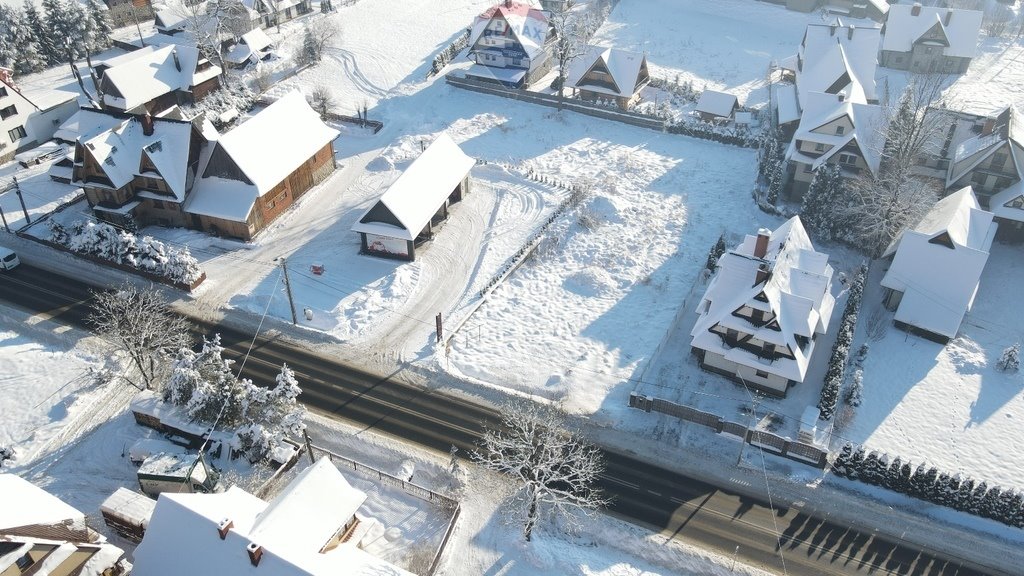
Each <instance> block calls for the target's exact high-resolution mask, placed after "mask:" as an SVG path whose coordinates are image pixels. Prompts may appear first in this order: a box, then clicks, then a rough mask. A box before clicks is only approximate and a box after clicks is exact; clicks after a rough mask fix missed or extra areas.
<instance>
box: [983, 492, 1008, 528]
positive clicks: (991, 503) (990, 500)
mask: <svg viewBox="0 0 1024 576" xmlns="http://www.w3.org/2000/svg"><path fill="white" fill-rule="evenodd" d="M1003 505H1004V502H1003V490H1002V488H1000V487H999V486H993V487H991V488H989V489H988V492H985V494H984V495H982V496H981V501H980V502H979V505H978V513H979V514H981V515H982V516H984V517H985V518H991V519H993V520H998V521H1000V522H1003V521H1004V519H1005V518H1006V516H1005V510H1004V508H1003Z"/></svg>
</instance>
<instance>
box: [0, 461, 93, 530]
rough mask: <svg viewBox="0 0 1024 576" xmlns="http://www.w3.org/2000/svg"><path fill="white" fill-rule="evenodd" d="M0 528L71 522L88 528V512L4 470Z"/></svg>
mask: <svg viewBox="0 0 1024 576" xmlns="http://www.w3.org/2000/svg"><path fill="white" fill-rule="evenodd" d="M0 494H3V499H2V500H3V502H2V504H0V510H2V511H3V513H2V514H0V530H2V529H7V528H18V527H21V526H35V525H42V526H45V525H51V524H61V523H66V522H70V523H71V524H73V525H76V526H78V527H81V528H84V527H85V515H84V514H82V513H81V512H79V511H78V510H76V509H75V508H74V507H72V506H70V505H68V504H65V503H64V502H63V501H62V500H61V499H60V498H57V497H56V496H54V495H52V494H50V493H49V492H47V491H46V490H43V489H42V488H38V487H36V485H35V484H32V483H31V482H29V481H28V480H25V479H23V478H22V477H20V476H18V475H16V474H10V473H8V474H3V473H0Z"/></svg>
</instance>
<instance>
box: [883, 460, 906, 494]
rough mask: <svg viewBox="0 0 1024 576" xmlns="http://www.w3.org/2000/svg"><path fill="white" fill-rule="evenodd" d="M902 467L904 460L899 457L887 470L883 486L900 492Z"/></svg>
mask: <svg viewBox="0 0 1024 576" xmlns="http://www.w3.org/2000/svg"><path fill="white" fill-rule="evenodd" d="M902 467H903V460H902V459H901V458H900V457H899V456H897V457H896V458H894V459H893V461H892V464H890V465H889V466H888V467H887V468H886V469H885V475H884V476H883V477H882V486H885V487H886V488H888V489H889V490H895V491H898V490H899V484H900V468H902Z"/></svg>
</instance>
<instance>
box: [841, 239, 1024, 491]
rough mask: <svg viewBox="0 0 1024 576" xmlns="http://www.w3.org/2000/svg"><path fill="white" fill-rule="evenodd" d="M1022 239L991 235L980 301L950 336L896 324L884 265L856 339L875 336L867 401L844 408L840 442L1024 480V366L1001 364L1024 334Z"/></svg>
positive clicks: (998, 478) (979, 474) (988, 476)
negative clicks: (886, 298) (885, 304)
mask: <svg viewBox="0 0 1024 576" xmlns="http://www.w3.org/2000/svg"><path fill="white" fill-rule="evenodd" d="M1021 257H1022V254H1021V251H1020V247H1019V246H1011V245H1005V244H999V243H996V244H993V246H992V254H991V256H990V258H989V260H988V264H987V265H986V266H985V271H984V273H983V274H982V277H981V287H980V288H979V290H978V294H977V297H976V299H975V301H974V308H973V309H972V310H971V311H970V312H969V313H968V314H967V316H966V317H965V319H964V322H963V324H961V326H960V332H959V335H958V336H957V338H955V339H954V340H952V341H950V342H949V343H948V344H947V345H945V346H942V345H940V344H936V343H935V342H931V341H929V340H925V339H923V338H920V337H917V336H913V335H910V334H907V333H906V332H903V331H901V330H899V329H897V328H895V327H894V326H893V325H892V313H890V312H886V311H885V310H884V308H882V304H881V300H882V293H881V288H880V287H879V285H878V282H877V280H878V278H880V276H881V271H880V270H874V274H873V275H872V277H871V278H872V279H874V280H875V281H873V282H871V281H869V282H868V284H867V286H868V288H867V289H866V291H865V294H864V304H863V308H862V311H861V315H860V321H859V322H858V333H857V337H856V340H855V347H859V346H860V345H861V344H862V343H866V344H867V345H868V346H869V352H868V355H867V359H866V360H865V362H864V397H863V403H862V404H861V405H860V407H858V408H855V409H848V408H847V410H848V411H849V413H847V414H842V413H840V414H839V415H837V425H836V434H835V438H834V439H833V443H834V445H836V443H840V442H843V441H850V442H854V443H857V444H863V445H864V446H865V447H866V448H867V449H869V450H878V451H880V452H886V453H888V454H889V455H890V458H891V457H895V456H899V457H900V458H902V459H903V460H907V459H909V460H911V461H912V462H913V463H914V464H915V465H916V464H918V463H921V462H927V463H928V464H930V465H933V466H936V467H937V468H939V469H940V470H944V471H948V472H949V473H951V474H954V473H957V472H960V473H963V474H965V475H968V476H971V477H973V478H974V479H975V480H976V481H979V480H985V481H987V482H988V483H989V485H992V484H998V485H1000V486H1003V487H1005V488H1011V487H1012V488H1017V489H1018V490H1020V489H1022V488H1024V482H1022V480H1021V476H1020V473H1019V472H1020V470H1021V469H1022V468H1024V439H1022V438H1021V435H1020V433H1019V432H1020V428H1021V420H1022V419H1024V386H1022V384H1024V374H1022V373H1020V372H1001V371H999V370H997V369H996V362H997V361H998V360H999V357H1000V355H1001V354H1002V351H1003V350H1004V349H1005V348H1007V347H1008V346H1011V345H1012V344H1014V343H1015V342H1019V341H1020V340H1021V331H1020V327H1021V326H1022V325H1024V313H1022V311H1021V308H1020V307H1019V306H1016V305H1013V304H1012V303H1014V302H1015V301H1016V300H1017V299H1018V297H1019V287H1020V285H1021V283H1022V282H1024V267H1022V266H1021Z"/></svg>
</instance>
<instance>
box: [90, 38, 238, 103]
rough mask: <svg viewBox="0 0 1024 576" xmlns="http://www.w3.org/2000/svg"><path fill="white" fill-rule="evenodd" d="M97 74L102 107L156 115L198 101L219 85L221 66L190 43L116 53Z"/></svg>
mask: <svg viewBox="0 0 1024 576" xmlns="http://www.w3.org/2000/svg"><path fill="white" fill-rule="evenodd" d="M101 73H102V77H101V78H100V94H101V102H102V105H103V107H104V108H105V109H107V110H117V111H121V112H129V113H132V114H145V113H150V114H157V113H159V112H162V111H164V110H166V109H168V108H170V107H172V106H175V105H185V104H192V103H194V102H198V101H199V100H202V99H203V98H204V97H206V95H207V94H209V93H210V92H212V91H214V90H216V89H217V88H219V87H220V74H221V69H220V68H219V67H218V66H215V65H213V64H212V63H211V62H210V61H209V60H207V59H206V58H204V57H203V56H202V55H201V54H200V52H199V50H198V49H196V48H194V47H192V46H183V45H176V44H170V45H167V46H161V47H145V48H142V49H140V50H136V51H135V52H131V53H130V54H126V55H124V56H120V57H118V60H117V61H115V62H113V65H112V66H109V67H104V68H102V69H101Z"/></svg>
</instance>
